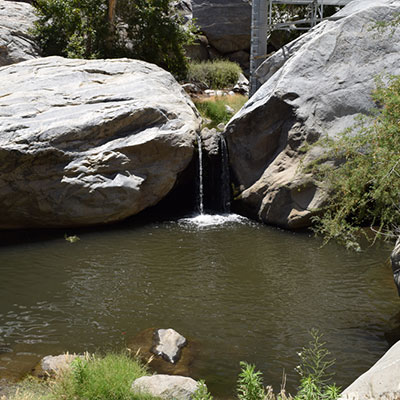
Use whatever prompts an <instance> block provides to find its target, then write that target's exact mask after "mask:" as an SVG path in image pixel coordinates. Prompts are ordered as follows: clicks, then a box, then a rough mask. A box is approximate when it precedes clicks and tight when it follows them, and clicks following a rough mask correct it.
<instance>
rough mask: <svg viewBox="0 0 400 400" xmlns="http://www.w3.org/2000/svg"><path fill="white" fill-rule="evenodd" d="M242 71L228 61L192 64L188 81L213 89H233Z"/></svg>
mask: <svg viewBox="0 0 400 400" xmlns="http://www.w3.org/2000/svg"><path fill="white" fill-rule="evenodd" d="M241 72H242V70H241V68H240V67H239V65H237V64H236V63H234V62H231V61H226V60H214V61H202V62H191V63H190V64H189V69H188V73H187V80H188V81H190V82H193V83H199V84H203V85H205V86H207V87H208V88H211V89H224V88H227V87H232V86H233V85H234V84H235V83H236V82H237V80H238V79H239V75H240V74H241Z"/></svg>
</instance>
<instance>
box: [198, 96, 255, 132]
mask: <svg viewBox="0 0 400 400" xmlns="http://www.w3.org/2000/svg"><path fill="white" fill-rule="evenodd" d="M246 101H247V97H246V96H243V95H239V94H238V95H234V96H223V97H212V98H209V99H203V100H200V101H195V105H196V107H197V109H198V110H199V112H200V114H201V116H202V117H203V118H206V119H210V120H211V122H210V123H209V124H207V127H208V128H215V127H216V126H217V125H218V124H220V123H221V122H222V123H224V124H226V123H227V122H228V121H229V120H230V119H231V118H232V117H233V115H234V114H236V113H237V112H238V111H239V110H240V109H241V108H242V107H243V105H244V103H245V102H246ZM227 106H229V108H227ZM232 110H233V111H232Z"/></svg>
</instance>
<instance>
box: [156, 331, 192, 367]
mask: <svg viewBox="0 0 400 400" xmlns="http://www.w3.org/2000/svg"><path fill="white" fill-rule="evenodd" d="M154 341H155V345H154V346H153V349H152V352H153V353H154V354H156V355H157V356H160V357H162V358H164V360H166V361H168V362H170V363H172V364H175V363H176V362H177V361H178V360H179V358H180V355H181V350H182V348H183V347H184V346H185V345H186V343H187V340H186V338H185V337H183V336H182V335H181V334H180V333H178V332H177V331H175V330H174V329H171V328H170V329H157V330H156V331H155V332H154Z"/></svg>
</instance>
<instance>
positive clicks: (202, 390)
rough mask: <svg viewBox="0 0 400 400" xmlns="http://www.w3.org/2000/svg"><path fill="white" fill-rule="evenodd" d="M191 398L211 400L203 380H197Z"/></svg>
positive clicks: (193, 399) (194, 399)
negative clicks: (195, 388)
mask: <svg viewBox="0 0 400 400" xmlns="http://www.w3.org/2000/svg"><path fill="white" fill-rule="evenodd" d="M192 400H213V397H212V396H211V394H210V392H209V391H208V389H207V386H206V384H205V382H204V381H202V380H200V381H199V382H198V386H197V390H196V391H195V392H194V394H193V396H192Z"/></svg>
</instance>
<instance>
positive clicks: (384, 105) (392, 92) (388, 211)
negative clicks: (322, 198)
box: [307, 76, 400, 250]
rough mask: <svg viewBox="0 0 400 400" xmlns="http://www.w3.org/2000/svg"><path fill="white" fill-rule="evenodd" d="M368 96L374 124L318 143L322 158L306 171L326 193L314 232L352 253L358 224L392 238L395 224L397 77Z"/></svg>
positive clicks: (398, 190)
mask: <svg viewBox="0 0 400 400" xmlns="http://www.w3.org/2000/svg"><path fill="white" fill-rule="evenodd" d="M373 97H374V99H375V101H376V102H377V104H378V105H379V106H380V109H379V111H377V112H376V114H375V117H374V118H373V120H372V121H370V119H368V120H366V118H364V119H362V120H360V121H359V123H358V125H357V126H355V127H354V128H353V129H350V130H347V131H345V132H343V133H342V134H341V135H339V137H338V138H335V140H332V139H327V138H325V139H321V140H320V141H318V142H317V143H316V145H317V146H322V147H323V148H324V149H325V155H324V156H323V157H321V158H320V159H319V160H317V162H314V163H313V164H312V165H310V166H308V167H307V168H308V169H309V170H310V171H311V172H312V173H313V174H314V176H315V177H316V179H317V180H318V181H319V182H320V183H319V185H320V188H321V189H322V190H325V191H326V192H327V194H328V196H327V198H328V200H327V204H326V206H325V207H324V208H323V209H322V210H320V215H319V216H316V217H314V218H313V223H314V230H315V231H316V232H317V233H319V234H322V235H323V236H324V238H325V241H329V240H330V239H336V240H338V241H340V242H342V243H344V244H345V245H346V246H347V247H348V248H353V249H355V250H360V245H359V233H360V232H363V231H362V229H361V228H362V227H363V226H370V227H371V229H372V230H373V231H374V232H375V238H376V237H379V236H384V237H392V236H393V235H394V233H395V232H396V230H397V227H398V226H399V225H400V208H399V200H400V158H399V154H400V125H399V121H400V77H399V76H396V77H391V78H390V82H389V84H388V85H384V84H383V83H382V81H381V80H378V85H377V89H376V91H375V92H374V94H373ZM366 122H367V123H366ZM329 160H330V162H326V161H329ZM332 160H336V161H332ZM365 236H366V235H365Z"/></svg>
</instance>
